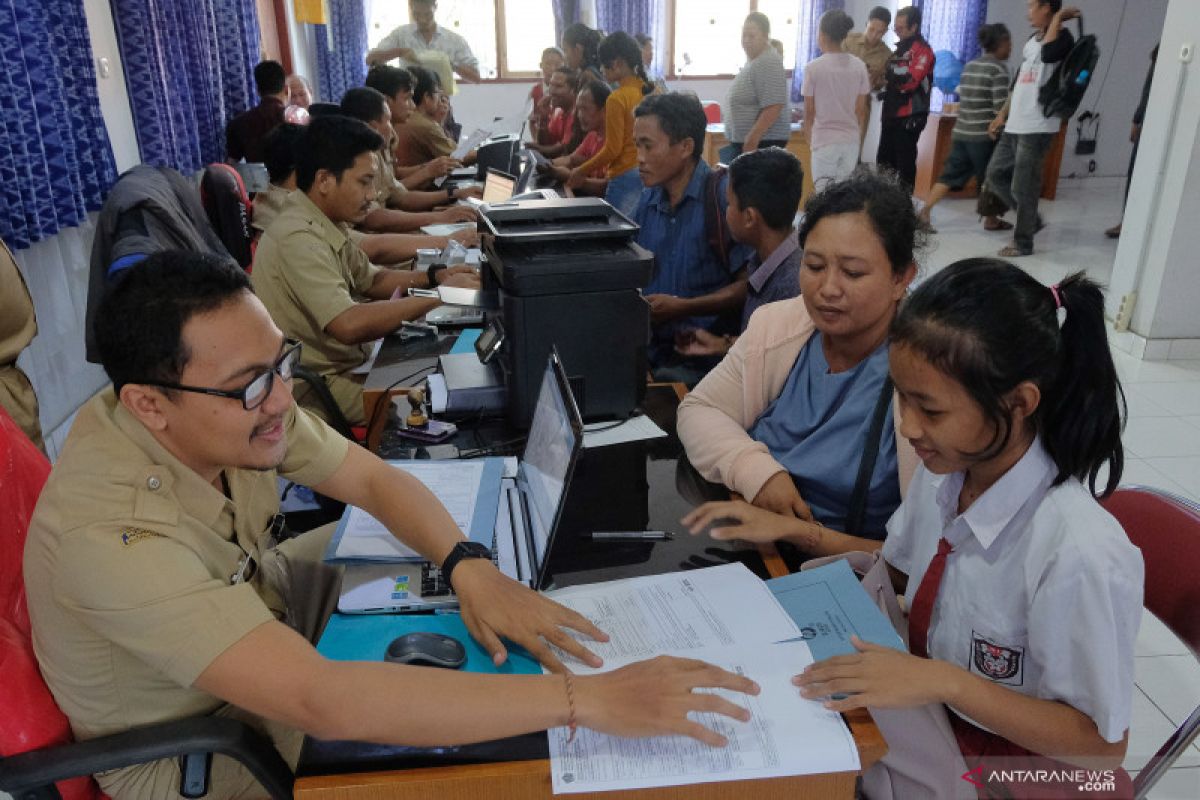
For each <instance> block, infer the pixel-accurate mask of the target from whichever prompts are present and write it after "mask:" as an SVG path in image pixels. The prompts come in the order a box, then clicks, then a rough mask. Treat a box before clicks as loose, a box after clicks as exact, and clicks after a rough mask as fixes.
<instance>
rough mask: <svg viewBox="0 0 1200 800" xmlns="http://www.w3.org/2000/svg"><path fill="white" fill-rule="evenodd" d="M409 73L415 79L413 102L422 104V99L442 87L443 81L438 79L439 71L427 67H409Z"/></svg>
mask: <svg viewBox="0 0 1200 800" xmlns="http://www.w3.org/2000/svg"><path fill="white" fill-rule="evenodd" d="M408 74H409V75H412V80H413V90H412V93H413V96H412V99H413V102H414V103H416V104H417V105H421V101H422V100H424V99H425V97H426V96H427V95H431V94H436V93H437V91H438V89H440V88H442V82H441V81H440V80H439V79H438V76H437V73H436V72H434V71H433V70H431V69H426V68H425V67H409V68H408Z"/></svg>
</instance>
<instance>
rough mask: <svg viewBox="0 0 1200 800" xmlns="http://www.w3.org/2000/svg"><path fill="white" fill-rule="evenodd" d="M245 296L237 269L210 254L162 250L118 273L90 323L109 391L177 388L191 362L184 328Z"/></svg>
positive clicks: (242, 278)
mask: <svg viewBox="0 0 1200 800" xmlns="http://www.w3.org/2000/svg"><path fill="white" fill-rule="evenodd" d="M250 291H251V289H250V279H249V277H248V276H247V275H246V273H245V271H244V270H243V269H242V268H241V267H239V266H238V265H237V264H235V263H234V262H233V261H232V260H231V259H230V258H228V257H221V256H216V255H212V254H209V253H196V252H191V251H185V250H167V251H164V252H161V253H155V254H153V255H151V256H150V257H148V258H146V259H145V260H143V261H141V262H140V263H138V264H136V265H135V266H133V267H131V268H129V269H127V270H123V271H122V273H121V277H119V278H118V279H117V282H116V285H115V286H113V287H112V289H111V290H110V291H109V292H108V294H107V295H106V296H105V298H104V300H103V301H102V302H101V303H100V308H99V309H98V311H97V312H96V320H95V322H94V328H95V334H96V347H97V349H98V351H99V353H100V363H101V364H102V365H103V366H104V371H105V372H106V373H108V377H109V379H110V380H111V381H112V382H113V388H114V389H116V391H117V392H120V391H121V387H123V386H125V384H127V383H179V377H180V375H182V374H183V370H184V368H185V367H186V366H187V363H188V360H189V359H190V358H191V353H190V352H189V351H188V349H187V346H186V345H185V344H184V341H183V327H184V325H186V324H187V322H188V320H190V319H191V318H192V317H194V316H195V315H197V314H203V313H205V312H208V311H215V310H216V309H218V308H220V307H221V306H223V305H225V304H226V303H228V302H229V301H230V300H231V299H233V298H234V297H235V296H237V295H240V294H243V293H248V292H250Z"/></svg>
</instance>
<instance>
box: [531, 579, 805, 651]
mask: <svg viewBox="0 0 1200 800" xmlns="http://www.w3.org/2000/svg"><path fill="white" fill-rule="evenodd" d="M546 596H547V597H550V598H552V599H553V600H555V601H557V602H559V603H561V604H563V605H564V606H566V607H567V608H570V609H573V610H575V611H578V612H579V613H580V614H582V615H583V616H585V617H587V618H588V619H589V620H591V621H592V622H593V623H594V624H595V625H596V626H597V627H598V628H600V630H602V631H604V632H605V633H607V634H608V635H609V637H610V639H609V641H607V642H593V641H592V640H590V639H583V638H582V636H580V637H579V638H580V641H583V642H584V643H585V644H586V645H587V647H588V648H589V649H590V650H591V651H592V652H593V653H595V654H596V655H598V656H600V658H602V659H604V661H605V664H606V666H604V667H601V668H600V669H596V668H594V667H589V666H587V665H586V664H583V663H582V662H580V661H578V660H577V659H575V658H573V657H572V656H569V655H567V654H566V653H564V652H563V651H561V650H560V651H557V654H558V656H559V657H560V658H562V659H564V661H566V662H569V665H570V667H571V669H572V670H573V671H574V672H577V673H579V674H584V675H586V674H591V673H595V672H603V671H605V670H606V669H608V666H607V664H608V662H609V661H615V660H619V659H625V660H638V659H642V658H651V657H653V656H656V655H658V654H659V653H666V652H686V651H689V650H699V649H702V648H705V647H723V646H728V645H743V644H754V643H758V642H778V641H781V640H783V639H792V638H797V637H799V636H800V629H799V628H798V627H797V626H796V623H795V622H794V621H793V620H792V618H791V617H790V616H788V614H787V612H786V611H784V610H783V606H781V605H780V604H779V601H778V600H776V599H775V596H774V595H773V594H772V593H771V590H770V589H768V588H767V585H766V584H765V583H763V582H762V580H760V579H759V578H758V576H757V575H755V574H754V573H753V572H751V571H750V570H749V569H747V568H746V566H745V565H744V564H740V563H733V564H722V565H721V566H719V567H708V568H707V569H696V570H689V571H687V572H672V573H668V574H666V575H647V576H645V577H640V578H627V579H625V580H620V581H609V582H607V583H594V584H588V585H585V586H572V587H569V588H566V589H557V590H555V591H551V592H546Z"/></svg>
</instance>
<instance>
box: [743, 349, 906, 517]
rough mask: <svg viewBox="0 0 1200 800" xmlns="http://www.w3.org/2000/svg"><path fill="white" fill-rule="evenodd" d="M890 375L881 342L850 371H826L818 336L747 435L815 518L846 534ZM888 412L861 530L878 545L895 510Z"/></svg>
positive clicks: (896, 485)
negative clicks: (862, 463) (775, 463)
mask: <svg viewBox="0 0 1200 800" xmlns="http://www.w3.org/2000/svg"><path fill="white" fill-rule="evenodd" d="M887 374H888V347H887V343H886V342H885V343H884V344H882V345H880V346H879V347H878V348H877V349H876V350H875V351H874V352H873V353H871V355H869V356H867V358H865V359H863V361H862V362H861V363H859V364H858V365H856V366H855V367H853V368H852V369H848V370H846V371H845V372H838V373H831V372H830V371H829V362H828V361H827V360H826V358H825V347H824V345H823V344H822V343H821V334H820V333H814V334H813V336H812V338H810V339H809V340H808V342H807V343H806V344H805V345H804V347H803V348H802V349H801V350H800V355H799V357H797V359H796V364H795V365H794V366H793V367H792V371H791V373H790V374H789V375H788V379H787V383H785V384H784V386H783V391H782V392H780V394H779V397H777V398H775V400H774V402H772V403H771V404H770V405H769V406H767V409H766V411H764V412H763V413H762V416H760V417H759V418H758V420H757V421H756V422H755V423H754V425H753V426H751V428H750V436H751V437H752V438H753V439H755V440H756V441H759V442H762V443H763V444H765V445H766V446H767V449H768V450H770V452H771V456H772V457H773V458H774V459H775V460H776V461H778V462H779V463H780V464H782V465H783V466H784V468H785V469H787V471H788V472H789V473H790V474H791V476H792V480H793V481H795V482H796V489H797V490H798V491H799V492H800V496H801V497H802V498H804V501H805V502H806V503H808V505H809V507H810V508H811V509H812V512H813V517H814V518H816V520H817V521H819V522H820V523H821V524H823V525H826V526H828V527H830V528H833V529H834V530H839V531H844V530H846V515H847V513H848V511H849V505H850V495H851V494H852V493H853V492H854V481H855V479H856V478H857V477H858V465H859V462H860V461H862V454H863V449H864V446H865V443H866V439H867V433H868V432H869V430H870V428H871V416H872V415H873V414H874V412H875V404H876V403H877V402H878V401H879V393H880V392H881V391H883V382H884V380H885V379H886V378H887ZM892 414H893V410H892V404H891V403H888V407H887V416H886V418H885V419H884V424H883V430H882V432H881V433H880V439H879V456H878V459H877V460H876V461H875V471H874V473H873V474H872V475H871V485H870V489H869V490H868V492H867V513H866V516H865V517H864V519H863V529H862V530H861V531H859V535H860V536H863V537H866V538H870V539H883V537H884V535H885V534H886V532H887V531H886V528H885V525H886V524H887V521H888V518H889V517H891V515H892V512H894V511H895V510H896V509H897V508H898V507H899V505H900V480H899V477H898V474H897V469H898V466H897V460H896V433H895V423H894V422H893V419H892Z"/></svg>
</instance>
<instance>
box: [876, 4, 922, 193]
mask: <svg viewBox="0 0 1200 800" xmlns="http://www.w3.org/2000/svg"><path fill="white" fill-rule="evenodd" d="M894 30H895V31H896V35H897V36H899V37H900V42H899V43H898V44H897V45H896V52H895V53H893V54H892V57H891V58H890V59H889V60H888V63H887V87H886V88H885V89H884V94H883V130H882V131H881V133H880V135H879V153H878V156H877V158H876V161H877V162H878V163H880V164H883V165H885V166H888V167H891V168H892V169H894V170H896V172H898V173H899V174H900V179H901V180H903V181H904V183H905V185H906V186H908V187H909V189H912V187H913V185H914V184H915V183H916V181H917V140H919V139H920V138H921V131H922V130H924V129H925V123H926V121H927V120H928V119H929V92H930V89H932V88H933V64H934V56H933V48H931V47H930V46H929V43H928V42H926V41H925V38H924V37H923V36H921V10H920V9H919V8H917V7H915V6H909V7H908V8H902V9H900V10H899V11H897V12H896V22H895V25H894Z"/></svg>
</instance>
